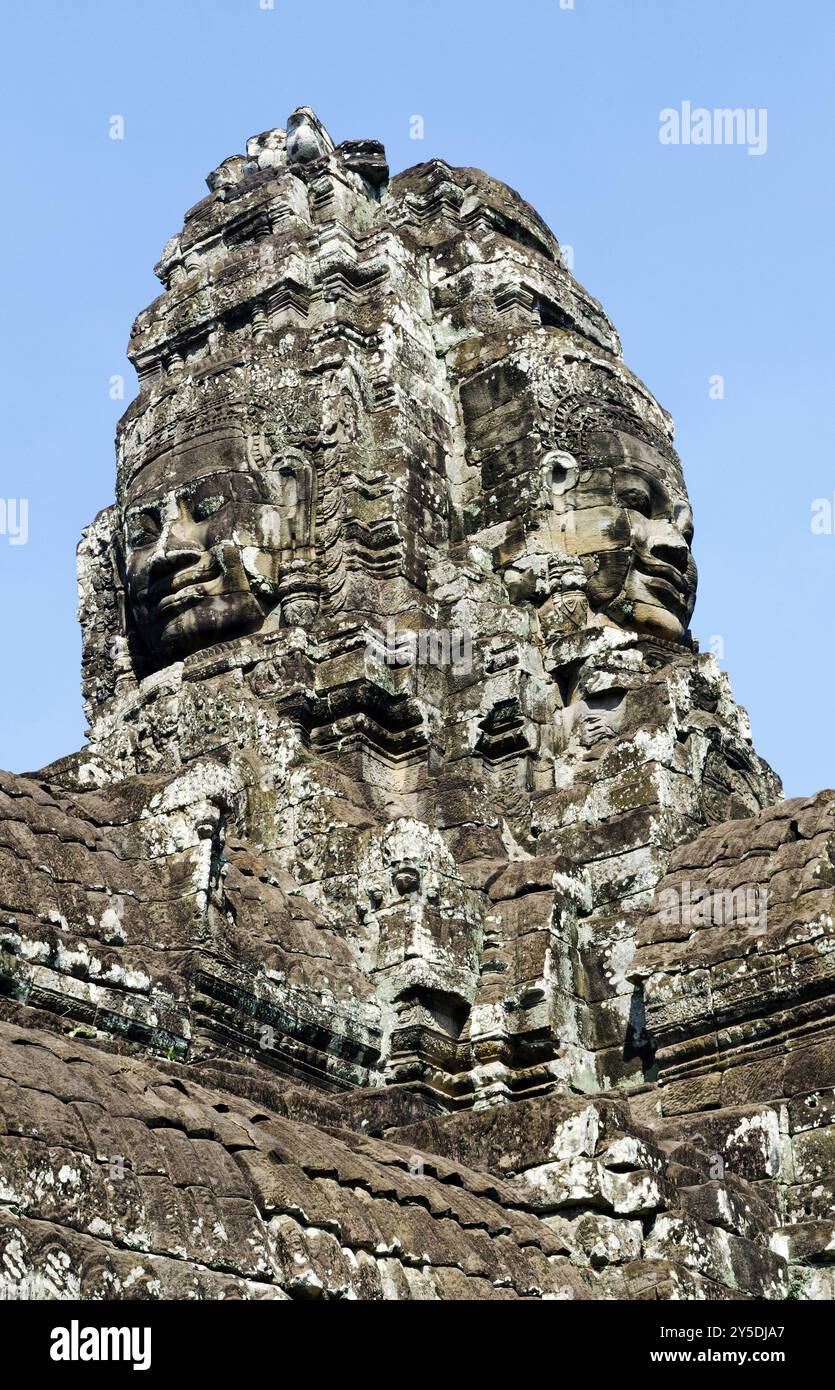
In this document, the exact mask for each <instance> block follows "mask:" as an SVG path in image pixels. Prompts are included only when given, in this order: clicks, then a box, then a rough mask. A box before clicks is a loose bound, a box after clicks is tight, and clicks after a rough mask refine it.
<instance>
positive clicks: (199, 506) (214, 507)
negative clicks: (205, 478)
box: [192, 493, 228, 521]
mask: <svg viewBox="0 0 835 1390" xmlns="http://www.w3.org/2000/svg"><path fill="white" fill-rule="evenodd" d="M227 501H228V498H226V497H224V496H223V494H222V493H213V495H212V496H211V497H198V499H197V501H196V502H195V503H194V506H193V507H192V516H193V517H194V519H195V521H206V520H208V518H209V517H210V516H214V514H215V512H219V511H220V509H221V507H223V506H225V505H226V502H227Z"/></svg>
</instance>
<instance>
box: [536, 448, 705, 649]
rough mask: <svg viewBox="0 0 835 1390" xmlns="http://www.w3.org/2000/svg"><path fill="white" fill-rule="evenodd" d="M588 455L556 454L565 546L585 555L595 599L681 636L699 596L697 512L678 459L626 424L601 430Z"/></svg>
mask: <svg viewBox="0 0 835 1390" xmlns="http://www.w3.org/2000/svg"><path fill="white" fill-rule="evenodd" d="M585 455H586V456H585V459H584V460H583V463H582V464H577V463H576V462H575V461H574V459H573V458H571V457H570V456H568V455H564V454H563V455H560V454H557V455H554V456H553V458H552V460H551V462H550V464H549V467H550V483H551V487H552V489H553V495H554V506H555V508H556V510H557V513H558V515H559V516H560V525H559V535H560V541H561V544H562V545H563V546H564V549H565V550H566V551H567V552H568V553H569V554H573V555H577V556H580V557H581V558H582V560H583V565H584V569H585V571H586V575H587V582H586V593H587V595H588V600H589V605H590V607H591V608H592V609H594V610H595V611H597V612H605V613H606V614H608V615H609V616H610V617H612V618H613V619H614V620H615V621H616V622H618V623H620V624H622V625H623V626H625V627H631V628H634V629H635V630H636V631H638V632H642V633H648V634H651V635H654V636H659V637H663V638H666V639H668V640H670V641H678V640H680V639H681V638H682V637H683V636H684V634H685V632H686V631H687V627H688V624H689V622H690V617H691V614H692V612H693V606H694V603H695V599H696V565H695V561H694V560H693V556H692V554H691V551H690V545H691V542H692V539H693V515H692V512H691V509H690V503H689V501H688V498H687V493H686V492H685V489H684V483H683V481H682V479H681V475H680V473H679V471H678V467H677V464H676V463H674V461H673V459H672V458H670V457H668V456H667V455H666V454H664V453H662V452H661V451H660V450H658V449H655V448H653V447H652V446H651V445H649V444H648V443H646V442H645V441H644V440H642V439H639V438H637V437H636V436H633V435H631V434H628V433H626V432H624V431H622V430H611V431H603V430H601V431H596V432H595V433H593V434H592V435H591V436H590V438H589V439H588V441H587V446H586V450H585Z"/></svg>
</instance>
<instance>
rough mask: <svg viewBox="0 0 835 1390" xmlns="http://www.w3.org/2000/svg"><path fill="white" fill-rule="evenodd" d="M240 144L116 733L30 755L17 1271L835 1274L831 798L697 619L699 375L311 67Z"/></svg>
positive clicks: (158, 377)
mask: <svg viewBox="0 0 835 1390" xmlns="http://www.w3.org/2000/svg"><path fill="white" fill-rule="evenodd" d="M207 182H208V186H209V190H210V191H209V196H208V197H207V198H205V199H204V200H203V201H202V202H200V203H198V204H197V206H196V207H194V208H192V209H191V211H190V212H189V213H188V214H187V215H186V219H185V224H184V227H183V230H182V232H180V233H179V234H178V235H177V236H175V237H173V238H172V239H171V240H170V241H169V243H168V244H167V246H166V247H165V250H164V252H163V255H162V258H161V260H160V262H159V265H158V266H157V274H158V275H159V278H160V280H161V282H162V284H163V293H162V294H161V296H160V297H159V299H157V300H156V301H155V303H154V304H152V305H151V306H150V308H148V309H147V310H145V311H144V313H142V314H140V316H139V318H138V319H137V321H136V324H135V325H134V329H133V331H132V334H131V344H130V349H129V351H130V356H131V360H132V361H133V362H134V365H135V366H136V369H137V373H138V377H139V394H138V396H137V399H136V400H135V401H134V403H133V404H132V405H131V406H130V408H129V409H128V411H127V412H126V414H125V416H124V418H123V420H122V422H121V424H120V427H119V435H118V441H117V448H118V467H117V483H116V501H115V503H114V505H113V506H112V507H109V508H107V509H105V510H104V511H103V512H101V513H100V514H99V516H98V517H97V518H96V520H95V522H94V523H93V524H92V525H91V526H90V527H89V528H88V529H87V531H86V532H85V534H84V537H83V539H82V542H81V546H80V548H79V598H80V607H79V611H80V618H81V623H82V631H83V684H84V693H85V700H86V708H87V711H88V716H89V722H90V730H89V743H88V744H87V745H86V746H85V748H84V749H82V750H81V752H79V753H77V754H74V755H72V756H70V757H68V758H65V759H62V760H61V761H60V762H58V763H55V764H53V765H52V766H50V767H49V768H46V769H43V770H42V771H41V772H40V773H37V774H32V775H31V776H28V777H16V776H12V775H10V774H4V775H3V777H2V779H1V780H0V802H2V818H3V819H2V822H0V981H2V992H3V996H4V998H3V1001H2V1011H1V1012H2V1017H3V1018H4V1019H5V1020H6V1022H5V1024H4V1025H3V1027H4V1028H5V1029H6V1034H5V1040H4V1046H5V1048H6V1052H5V1053H4V1054H3V1055H4V1056H5V1057H6V1064H5V1068H4V1070H3V1071H2V1075H3V1076H4V1077H6V1081H5V1082H4V1085H3V1090H2V1095H3V1106H2V1115H3V1116H4V1117H5V1120H4V1123H5V1126H6V1137H5V1139H3V1146H2V1153H3V1160H2V1162H0V1183H2V1184H3V1187H2V1190H3V1191H4V1192H8V1194H9V1195H7V1196H5V1197H4V1198H3V1202H4V1203H5V1204H8V1210H9V1212H11V1213H13V1214H12V1215H11V1216H10V1217H9V1218H8V1220H7V1221H5V1223H4V1226H3V1235H2V1239H3V1241H4V1250H5V1251H6V1266H5V1267H6V1268H7V1270H8V1271H9V1273H8V1275H7V1276H4V1277H6V1279H7V1283H6V1288H7V1290H8V1292H9V1295H10V1296H11V1297H28V1296H40V1292H39V1291H43V1290H44V1289H49V1290H52V1291H54V1292H57V1294H58V1296H73V1297H74V1296H78V1295H79V1294H80V1295H81V1296H83V1297H100V1296H108V1297H128V1296H134V1295H132V1294H131V1293H130V1290H131V1288H132V1287H134V1286H140V1285H141V1289H142V1293H143V1296H148V1297H163V1298H169V1297H182V1296H190V1297H206V1298H215V1297H222V1296H225V1295H226V1294H227V1293H228V1292H229V1291H230V1290H231V1289H234V1290H235V1291H236V1292H238V1293H241V1294H243V1295H244V1296H247V1297H268V1296H273V1297H290V1298H301V1297H362V1298H365V1297H371V1298H391V1297H407V1298H411V1297H421V1298H423V1297H430V1298H436V1297H437V1298H464V1297H479V1298H481V1297H493V1296H497V1297H550V1298H587V1297H592V1298H594V1297H606V1298H611V1297H615V1298H633V1297H635V1298H643V1297H662V1298H664V1297H677V1298H680V1297H700V1298H701V1297H749V1296H753V1297H766V1298H779V1297H784V1296H786V1293H787V1291H790V1292H791V1293H792V1295H793V1296H795V1295H798V1296H815V1297H828V1296H829V1295H830V1290H829V1286H828V1283H827V1278H828V1274H827V1269H826V1264H827V1260H828V1254H827V1251H828V1243H829V1240H830V1236H831V1229H830V1227H829V1226H828V1225H827V1222H828V1221H829V1220H830V1219H831V1217H832V1214H833V1213H832V1209H831V1197H830V1194H831V1187H832V1184H833V1182H835V1159H832V1158H830V1157H829V1154H830V1151H831V1145H830V1143H829V1139H830V1127H829V1124H828V1120H829V1118H830V1110H831V1109H832V1103H831V1095H830V1092H829V1091H828V1090H827V1089H826V1088H827V1087H835V1076H830V1075H829V1071H830V1069H831V1067H830V1063H829V1061H828V1058H829V1056H830V1055H831V1054H830V1044H829V1040H830V1036H831V1031H832V1030H831V1024H830V1018H831V1016H832V1009H831V1004H830V999H831V994H832V988H831V981H830V966H829V962H830V960H831V959H832V950H831V942H832V916H831V904H832V862H833V857H832V852H831V845H830V841H831V826H830V820H831V795H830V794H828V793H822V794H821V795H820V796H819V797H817V798H813V799H812V800H810V801H807V802H802V801H799V802H782V801H780V800H779V797H780V787H779V783H778V781H777V779H776V778H775V776H774V774H773V773H772V772H771V770H770V769H769V768H768V766H767V765H766V764H765V763H764V762H763V761H762V760H761V759H760V758H759V757H758V755H757V754H756V751H755V749H754V747H753V744H752V740H751V734H750V729H749V727H748V721H747V718H746V715H745V712H744V711H743V710H741V709H740V708H739V707H738V706H737V705H736V704H735V702H734V700H733V698H732V696H731V693H730V690H729V687H728V683H727V680H726V678H725V676H724V675H723V674H721V673H720V672H719V670H718V668H717V666H716V663H715V661H714V659H713V658H712V657H711V656H707V655H701V654H699V653H698V651H697V650H696V648H695V645H694V644H693V642H692V640H691V637H690V633H689V620H690V616H691V613H692V609H693V603H694V601H695V591H696V570H695V564H694V561H693V557H692V553H691V543H692V536H693V520H692V515H691V510H690V505H689V501H688V498H687V492H686V488H685V484H684V480H683V475H682V471H681V465H680V463H679V460H678V457H677V455H676V453H675V450H674V448H673V442H672V440H673V429H672V422H671V420H670V418H669V416H668V415H667V414H666V412H665V411H664V410H663V409H662V408H661V407H660V406H659V405H658V404H657V402H655V400H654V399H653V397H652V396H651V395H650V393H649V392H648V390H647V389H646V387H644V386H643V384H642V383H641V382H639V381H638V380H637V379H636V378H635V377H634V376H632V374H631V373H630V372H629V371H628V369H627V368H626V367H625V366H624V364H623V362H622V360H621V357H620V347H619V342H618V338H617V334H616V332H615V330H614V328H613V327H612V325H611V324H610V323H609V321H608V319H607V318H606V315H605V313H604V312H603V310H602V309H601V307H600V306H599V305H598V304H597V303H596V301H594V300H593V299H592V298H591V297H590V296H589V295H588V294H587V293H586V292H585V291H584V290H583V289H582V287H581V286H580V285H578V284H577V282H576V281H575V280H574V278H573V277H572V275H571V274H570V273H569V271H568V269H567V268H566V266H565V265H564V263H563V260H562V258H561V255H560V250H559V246H558V244H557V242H556V241H555V239H554V237H553V235H552V234H551V232H550V231H549V230H548V228H547V227H546V226H545V225H544V224H543V223H542V221H541V219H540V218H539V217H538V216H537V214H536V213H535V212H534V211H533V209H531V208H530V207H529V206H528V205H527V204H526V203H525V202H524V201H523V200H522V199H521V198H520V197H519V196H518V194H516V193H514V192H513V191H512V190H511V189H509V188H507V187H506V186H504V185H502V184H500V183H498V182H496V181H495V180H493V179H490V178H488V177H487V176H486V175H484V174H483V173H481V172H480V171H478V170H472V169H454V168H451V167H450V166H448V165H446V164H445V163H443V161H440V160H433V161H430V162H429V163H427V164H424V165H420V166H418V167H417V168H415V169H412V170H408V171H407V172H406V173H404V174H401V175H398V176H397V177H395V178H393V179H391V178H390V177H389V170H388V167H387V164H386V160H385V152H384V151H383V149H382V147H381V146H380V145H379V144H378V143H377V142H375V141H370V140H369V141H347V142H345V143H343V144H342V145H339V146H335V145H334V143H333V141H332V140H331V139H330V136H329V135H328V133H327V132H326V131H325V130H324V128H323V127H322V125H321V123H320V122H319V121H318V119H317V118H316V116H315V114H314V113H313V112H311V111H310V110H309V109H307V108H300V109H299V110H298V111H297V112H294V113H293V114H292V116H291V117H290V119H289V121H288V124H287V128H286V130H275V131H268V132H265V133H264V134H262V135H259V136H257V137H255V138H253V139H252V140H250V141H249V142H248V144H247V150H246V154H245V155H235V156H232V157H231V158H230V159H227V160H225V161H224V162H223V163H222V164H221V165H220V166H219V168H218V169H216V170H215V171H213V173H212V174H211V175H210V176H209V178H208V180H207ZM115 1054H118V1058H117V1056H116V1055H115ZM117 1060H118V1066H117V1065H116V1063H117ZM82 1079H83V1086H82V1087H81V1089H79V1085H80V1083H81V1081H82ZM811 1087H814V1088H815V1089H814V1090H811V1089H810V1088H811ZM82 1091H83V1095H82ZM833 1094H835V1092H833ZM148 1097H153V1099H152V1100H149V1099H148ZM149 1105H150V1106H151V1109H150V1110H149V1109H148V1106H149ZM107 1117H111V1119H110V1120H108V1119H107ZM163 1136H165V1137H163ZM27 1169H28V1170H29V1171H30V1172H34V1173H36V1174H37V1173H41V1172H43V1173H47V1172H49V1173H51V1174H53V1178H54V1181H55V1182H57V1183H58V1187H57V1188H56V1192H58V1191H60V1201H59V1200H58V1199H57V1197H55V1199H54V1200H53V1198H52V1196H50V1199H49V1200H46V1199H45V1198H44V1191H45V1190H46V1189H47V1188H48V1187H50V1186H51V1185H50V1183H49V1179H44V1181H42V1182H41V1181H38V1180H37V1178H36V1179H35V1180H34V1182H33V1181H32V1180H31V1179H30V1178H27V1177H26V1171H27ZM61 1174H63V1175H64V1176H63V1177H62V1176H60V1175H61ZM67 1174H69V1175H70V1176H69V1177H67V1176H66V1175H67ZM114 1174H115V1176H114ZM125 1174H127V1175H128V1176H127V1177H126V1176H125ZM5 1209H6V1208H5V1206H4V1210H5ZM163 1212H168V1213H171V1216H170V1221H169V1220H168V1219H167V1218H164V1217H163ZM207 1222H208V1225H207ZM174 1228H176V1231H175V1230H174ZM209 1229H211V1230H212V1231H213V1232H214V1237H213V1239H212V1241H209V1242H208V1243H207V1242H206V1241H204V1240H203V1239H201V1238H200V1237H199V1234H198V1233H199V1232H201V1231H206V1230H209ZM793 1261H794V1262H796V1265H797V1268H796V1269H795V1268H793V1267H792V1262H793ZM801 1262H802V1263H801ZM102 1290H106V1292H105V1293H104V1294H103V1293H102Z"/></svg>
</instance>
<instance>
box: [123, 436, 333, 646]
mask: <svg viewBox="0 0 835 1390" xmlns="http://www.w3.org/2000/svg"><path fill="white" fill-rule="evenodd" d="M178 464H179V466H175V467H173V468H172V465H171V461H170V460H169V461H168V465H167V466H168V468H169V470H170V471H169V473H168V477H167V478H165V469H164V468H163V467H161V466H157V467H156V468H155V469H154V474H155V476H156V478H157V479H158V480H159V481H158V484H157V486H154V483H153V478H143V477H142V475H140V478H139V479H138V480H137V481H136V482H135V483H134V484H133V485H132V486H131V488H130V489H129V492H128V496H127V498H126V502H125V506H124V513H123V515H124V521H123V551H124V557H125V574H126V584H127V594H128V602H129V604H130V608H131V613H132V616H133V619H134V622H135V624H136V626H137V628H138V630H139V633H140V635H141V637H142V639H143V641H144V643H145V646H146V648H147V651H148V653H149V655H150V657H151V661H152V663H153V664H154V665H156V666H163V665H165V664H167V663H168V662H171V661H177V660H180V659H181V658H183V657H185V656H188V655H189V654H190V653H191V652H194V651H197V650H199V649H200V648H202V647H206V646H210V645H212V644H213V643H215V642H221V641H228V640H230V639H231V638H234V637H239V636H241V635H243V634H246V633H252V632H257V631H261V630H264V629H269V628H271V627H274V626H277V625H278V623H279V620H280V616H281V614H280V600H281V597H282V576H283V574H285V573H286V575H287V577H288V581H289V587H290V589H292V591H293V593H294V595H296V601H297V591H298V589H299V583H300V580H299V576H298V573H297V571H298V569H299V567H300V566H301V568H303V569H304V568H305V567H306V566H305V564H304V561H303V560H300V558H299V557H300V556H302V557H303V556H305V554H307V553H308V550H307V548H308V547H309V545H310V540H311V536H310V530H311V508H310V486H309V476H310V475H309V469H307V468H306V465H304V464H296V463H295V462H289V463H288V462H287V461H281V462H279V463H277V464H276V466H275V467H273V468H270V469H268V470H265V471H263V472H260V471H258V472H256V471H250V470H248V469H244V468H230V467H228V466H226V467H224V466H218V464H217V462H216V461H213V460H208V461H204V463H203V464H202V466H201V462H200V458H199V456H195V455H191V456H187V457H186V458H185V459H181V460H179V461H178ZM172 475H173V477H172ZM177 475H179V476H177ZM163 478H165V481H162V480H163ZM301 584H302V587H304V586H305V581H304V577H303V576H302V579H301ZM284 587H288V586H287V584H285V586H284ZM288 602H289V601H288Z"/></svg>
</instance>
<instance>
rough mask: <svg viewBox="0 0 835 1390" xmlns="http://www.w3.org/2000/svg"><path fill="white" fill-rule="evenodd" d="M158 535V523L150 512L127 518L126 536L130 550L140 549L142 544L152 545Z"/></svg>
mask: <svg viewBox="0 0 835 1390" xmlns="http://www.w3.org/2000/svg"><path fill="white" fill-rule="evenodd" d="M158 535H159V523H158V522H157V520H156V517H154V516H153V515H152V514H151V513H150V512H144V513H140V514H139V515H137V516H132V517H129V518H128V522H127V527H126V538H127V543H128V545H129V546H130V547H131V549H132V550H140V549H141V548H142V546H144V545H152V544H153V542H154V541H155V540H156V539H157V537H158Z"/></svg>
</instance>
